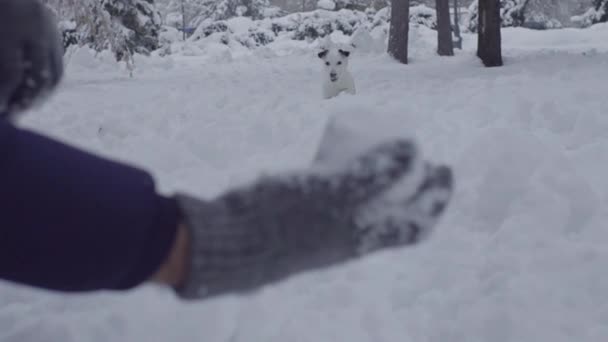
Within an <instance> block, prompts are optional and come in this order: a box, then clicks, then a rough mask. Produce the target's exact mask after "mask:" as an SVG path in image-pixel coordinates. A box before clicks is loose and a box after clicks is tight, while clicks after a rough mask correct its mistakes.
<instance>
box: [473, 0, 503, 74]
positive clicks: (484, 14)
mask: <svg viewBox="0 0 608 342" xmlns="http://www.w3.org/2000/svg"><path fill="white" fill-rule="evenodd" d="M478 18H479V25H478V28H477V31H478V32H477V56H479V58H481V61H482V62H483V64H484V65H485V66H487V67H495V66H501V65H502V64H503V63H502V51H501V36H500V24H501V22H500V1H499V0H479V16H478Z"/></svg>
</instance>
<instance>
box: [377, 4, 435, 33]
mask: <svg viewBox="0 0 608 342" xmlns="http://www.w3.org/2000/svg"><path fill="white" fill-rule="evenodd" d="M390 18H391V8H390V7H385V8H383V9H381V10H379V11H378V12H376V14H375V16H374V18H373V19H372V27H376V26H380V25H385V24H387V23H389V21H390ZM410 25H422V26H426V27H428V28H430V29H433V30H436V29H437V15H436V13H435V10H434V9H432V8H430V7H428V6H425V5H417V6H411V7H410Z"/></svg>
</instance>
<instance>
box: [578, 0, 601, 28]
mask: <svg viewBox="0 0 608 342" xmlns="http://www.w3.org/2000/svg"><path fill="white" fill-rule="evenodd" d="M572 21H574V22H576V23H578V25H579V26H582V27H587V26H591V25H593V24H597V23H602V22H608V0H594V1H593V6H592V7H591V8H589V10H587V12H585V13H584V14H583V15H580V16H575V17H572Z"/></svg>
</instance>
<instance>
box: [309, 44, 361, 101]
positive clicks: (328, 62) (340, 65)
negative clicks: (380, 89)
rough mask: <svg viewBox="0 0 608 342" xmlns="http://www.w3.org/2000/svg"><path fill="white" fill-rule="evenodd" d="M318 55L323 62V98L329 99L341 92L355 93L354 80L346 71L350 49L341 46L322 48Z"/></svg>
mask: <svg viewBox="0 0 608 342" xmlns="http://www.w3.org/2000/svg"><path fill="white" fill-rule="evenodd" d="M318 56H319V58H321V59H322V60H323V63H324V64H325V69H324V76H323V98H325V99H330V98H332V97H334V96H338V94H340V93H341V92H347V93H349V94H355V93H356V90H355V80H354V79H353V76H352V75H351V74H350V71H348V57H349V56H350V51H348V50H346V49H342V48H324V49H323V50H322V51H321V52H319V54H318Z"/></svg>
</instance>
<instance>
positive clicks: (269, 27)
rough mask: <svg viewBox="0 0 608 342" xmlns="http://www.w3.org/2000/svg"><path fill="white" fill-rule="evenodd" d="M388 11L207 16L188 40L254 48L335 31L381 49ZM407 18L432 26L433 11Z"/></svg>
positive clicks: (415, 12) (370, 48) (420, 11)
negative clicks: (263, 15)
mask: <svg viewBox="0 0 608 342" xmlns="http://www.w3.org/2000/svg"><path fill="white" fill-rule="evenodd" d="M389 11H390V9H389V8H385V9H382V10H380V11H378V12H377V13H376V12H375V11H373V10H369V11H365V12H363V11H353V10H347V9H342V10H338V11H327V10H315V11H311V12H303V13H293V14H289V15H286V16H283V17H279V18H265V19H262V20H252V19H251V18H247V17H234V18H231V19H227V20H217V21H213V20H210V19H208V20H205V21H203V22H202V23H201V24H200V25H199V26H198V27H197V29H196V30H195V32H194V34H193V35H192V36H191V37H190V39H189V41H190V42H197V41H200V40H205V39H212V40H213V41H214V42H217V43H219V44H226V45H229V44H234V43H238V44H240V45H241V46H244V47H247V48H254V47H260V46H264V45H267V44H269V43H272V42H275V41H277V40H278V39H281V40H283V41H286V40H294V41H314V40H317V39H320V38H325V37H328V36H330V35H333V34H337V35H341V36H342V38H340V39H342V40H348V38H347V37H349V36H350V37H351V38H350V41H352V42H354V43H355V44H357V45H358V48H359V49H360V51H380V50H385V48H384V41H385V39H384V38H383V37H385V36H386V32H388V20H389V15H390V12H389ZM410 20H411V21H412V25H414V26H428V27H429V28H432V29H435V28H436V18H435V11H434V10H432V9H430V8H428V7H426V6H422V5H420V6H416V7H413V8H412V14H411V18H410ZM197 44H198V43H197ZM198 45H199V46H200V44H198Z"/></svg>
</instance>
